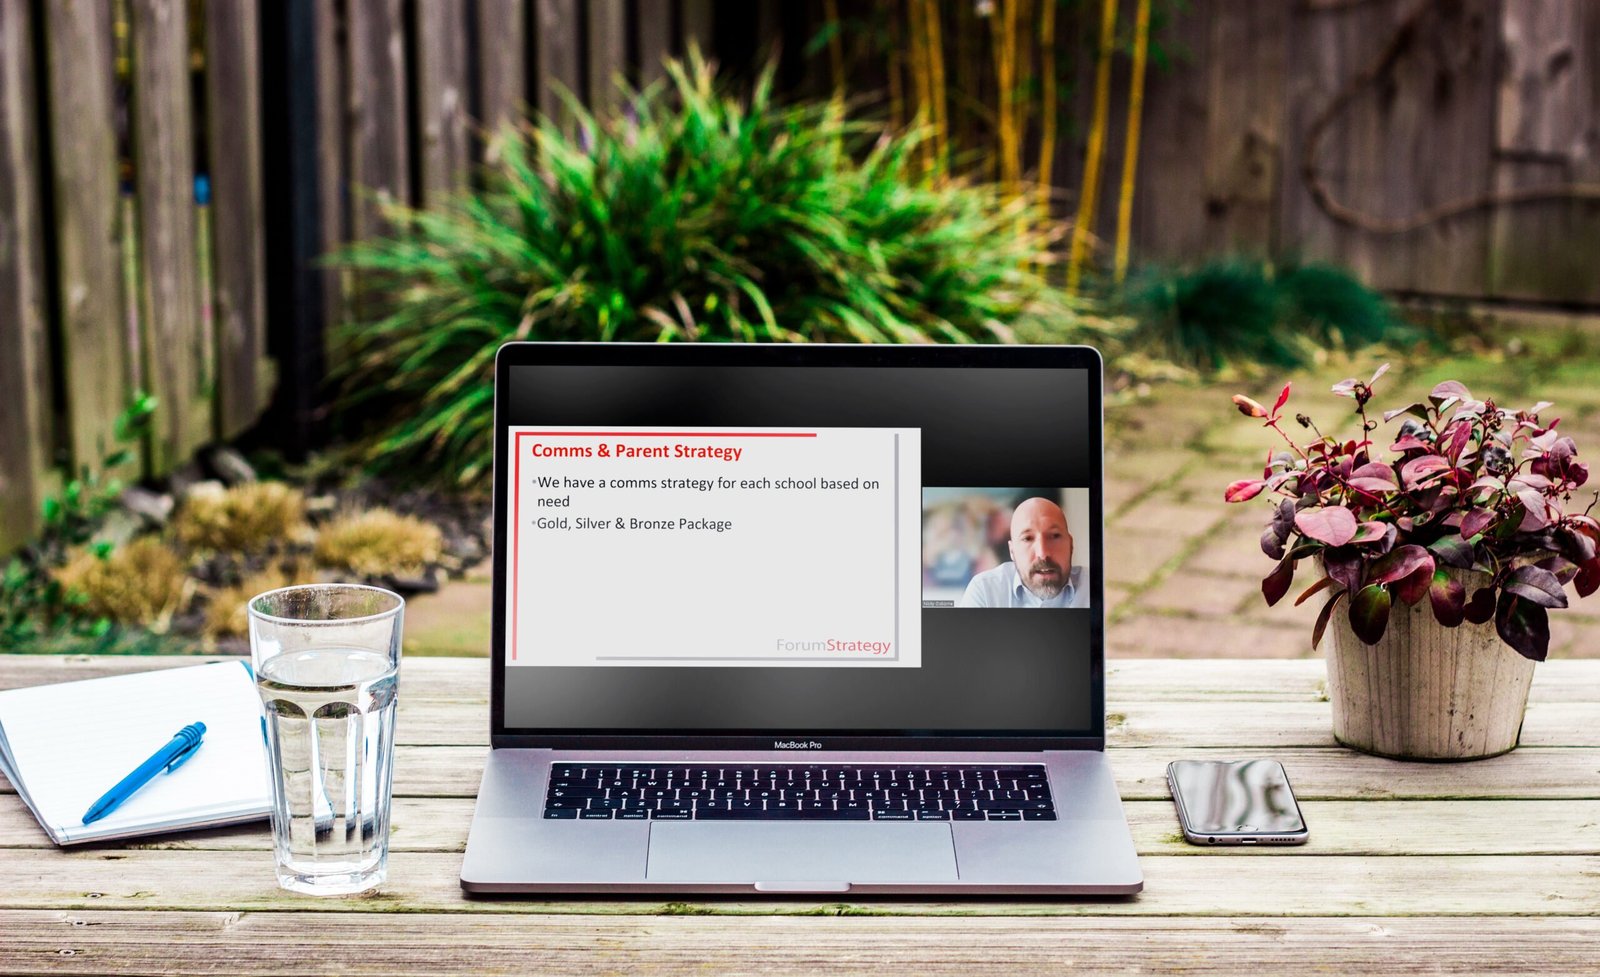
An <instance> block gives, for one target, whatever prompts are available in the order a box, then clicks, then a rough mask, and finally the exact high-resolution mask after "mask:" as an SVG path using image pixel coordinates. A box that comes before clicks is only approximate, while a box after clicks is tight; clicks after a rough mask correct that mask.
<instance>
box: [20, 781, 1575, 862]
mask: <svg viewBox="0 0 1600 977" xmlns="http://www.w3.org/2000/svg"><path fill="white" fill-rule="evenodd" d="M476 806H477V800H476V798H471V797H461V798H435V797H402V796H398V795H397V796H396V797H395V799H394V808H393V814H392V820H391V829H390V830H391V832H392V833H391V838H390V851H391V852H456V853H460V852H463V851H465V850H466V845H467V832H468V830H469V829H470V828H471V826H472V812H473V809H474V808H475V807H476ZM1301 808H1302V810H1303V811H1304V813H1305V817H1306V823H1307V824H1308V825H1309V826H1310V828H1311V840H1310V841H1309V842H1307V843H1306V844H1305V845H1304V846H1302V847H1299V848H1296V849H1295V853H1297V854H1302V855H1367V856H1371V857H1386V856H1390V855H1600V832H1596V831H1595V826H1596V824H1600V800H1588V801H1529V800H1514V801H1317V800H1302V801H1301ZM1123 809H1124V810H1125V811H1126V812H1127V815H1128V823H1129V825H1130V827H1131V829H1132V831H1133V841H1134V846H1135V847H1136V848H1137V849H1138V850H1139V854H1140V855H1215V856H1219V857H1228V856H1239V857H1246V858H1249V857H1256V856H1266V857H1272V856H1274V855H1276V854H1279V853H1281V851H1282V850H1281V849H1274V848H1246V847H1230V848H1226V849H1224V848H1212V847H1209V846H1197V845H1191V844H1189V843H1188V842H1187V841H1185V840H1184V838H1183V834H1182V832H1181V831H1180V830H1179V828H1178V818H1177V813H1176V811H1175V810H1174V808H1173V805H1172V802H1171V801H1170V800H1150V801H1132V802H1128V803H1125V804H1124V805H1123ZM1509 824H1514V825H1516V826H1517V830H1516V831H1507V830H1506V826H1507V825H1509ZM53 847H54V845H53V843H52V842H51V841H50V837H49V836H48V835H46V834H45V833H44V830H43V829H41V828H40V827H39V823H38V822H37V821H35V820H34V818H33V815H32V814H31V813H30V812H29V811H28V809H27V807H26V806H25V805H24V804H22V802H21V801H20V800H16V799H15V798H10V799H8V798H6V797H0V849H3V848H53ZM118 847H121V848H126V849H129V850H141V851H175V850H182V851H261V852H265V851H270V850H271V849H272V833H271V831H270V830H269V828H268V827H267V824H266V822H265V821H260V822H256V823H254V824H248V825H236V826H233V827H228V828H217V829H213V830H210V831H191V832H185V833H183V834H176V835H169V836H162V837H157V838H146V839H139V840H132V841H128V842H124V843H122V844H120V845H119V846H118Z"/></svg>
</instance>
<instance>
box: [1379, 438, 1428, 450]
mask: <svg viewBox="0 0 1600 977" xmlns="http://www.w3.org/2000/svg"><path fill="white" fill-rule="evenodd" d="M1389 450H1390V451H1395V452H1402V451H1432V450H1433V445H1431V444H1429V443H1428V442H1426V441H1424V440H1422V439H1421V438H1419V437H1417V436H1416V435H1415V434H1408V435H1406V436H1405V437H1403V438H1401V439H1400V440H1398V441H1396V442H1395V443H1394V444H1391V445H1390V446H1389Z"/></svg>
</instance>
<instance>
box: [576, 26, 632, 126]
mask: <svg viewBox="0 0 1600 977" xmlns="http://www.w3.org/2000/svg"><path fill="white" fill-rule="evenodd" d="M584 9H585V10H587V11H588V14H589V25H588V26H589V33H588V37H587V38H586V42H587V45H588V51H589V60H588V66H587V67H588V71H587V72H586V73H587V75H588V79H587V80H588V86H587V87H588V106H589V111H591V112H593V113H595V114H596V115H598V116H602V117H604V116H608V115H610V114H612V113H613V112H614V111H615V110H616V108H617V105H618V104H619V102H620V101H621V98H620V93H619V92H618V90H617V76H618V75H621V74H622V73H623V71H624V69H625V68H626V66H627V61H628V18H627V14H628V8H627V6H626V5H625V4H624V3H623V0H588V3H587V5H586V6H585V8H584Z"/></svg>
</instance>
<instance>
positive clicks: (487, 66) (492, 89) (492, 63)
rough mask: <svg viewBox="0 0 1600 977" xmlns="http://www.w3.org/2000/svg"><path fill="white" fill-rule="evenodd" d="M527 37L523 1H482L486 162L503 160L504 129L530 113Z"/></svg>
mask: <svg viewBox="0 0 1600 977" xmlns="http://www.w3.org/2000/svg"><path fill="white" fill-rule="evenodd" d="M527 37H528V30H527V21H526V16H525V14H524V6H523V4H522V3H521V0H478V122H479V124H480V125H482V126H483V131H484V133H485V136H486V138H485V140H484V146H483V160H484V162H486V163H494V162H495V161H496V160H498V159H499V155H500V154H499V152H498V145H499V143H498V137H499V133H500V130H501V129H502V128H504V127H505V126H506V125H508V124H513V123H515V122H517V121H518V120H519V119H521V118H522V114H523V112H524V111H525V110H526V105H527V102H528V95H527V87H526V86H527V83H528V65H527Z"/></svg>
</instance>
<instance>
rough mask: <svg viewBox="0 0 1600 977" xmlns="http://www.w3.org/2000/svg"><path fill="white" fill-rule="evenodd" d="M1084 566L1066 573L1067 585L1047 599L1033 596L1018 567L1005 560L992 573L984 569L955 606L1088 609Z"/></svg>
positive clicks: (974, 578)
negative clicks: (1084, 583)
mask: <svg viewBox="0 0 1600 977" xmlns="http://www.w3.org/2000/svg"><path fill="white" fill-rule="evenodd" d="M1082 577H1083V567H1079V566H1075V567H1073V568H1072V569H1071V570H1069V571H1067V585H1066V586H1065V587H1063V588H1061V593H1059V594H1057V595H1055V596H1054V597H1052V598H1050V599H1049V600H1040V599H1039V598H1038V597H1036V596H1034V593H1033V591H1031V590H1029V589H1028V588H1027V586H1026V585H1024V584H1023V582H1022V576H1021V574H1019V573H1017V565H1016V564H1015V563H1014V562H1012V561H1010V560H1007V561H1006V562H1004V563H1002V564H1000V565H999V566H997V567H995V568H994V569H993V570H985V571H983V572H982V573H980V574H978V575H977V576H976V577H973V578H972V581H971V582H970V583H968V584H967V590H966V593H964V594H962V595H961V599H960V600H958V601H956V606H957V607H1088V606H1089V591H1088V590H1087V589H1085V588H1084V587H1083V586H1082V584H1083V580H1082Z"/></svg>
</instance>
